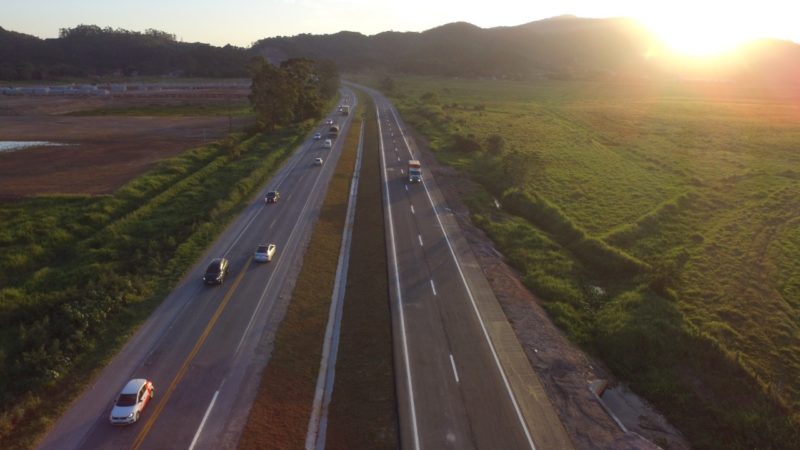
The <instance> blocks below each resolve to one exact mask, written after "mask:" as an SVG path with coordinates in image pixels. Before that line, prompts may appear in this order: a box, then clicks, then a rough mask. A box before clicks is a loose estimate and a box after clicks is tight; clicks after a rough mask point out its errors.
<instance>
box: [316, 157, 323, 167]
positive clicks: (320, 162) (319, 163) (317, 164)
mask: <svg viewBox="0 0 800 450" xmlns="http://www.w3.org/2000/svg"><path fill="white" fill-rule="evenodd" d="M322 163H323V161H322V158H314V165H315V166H321V165H322Z"/></svg>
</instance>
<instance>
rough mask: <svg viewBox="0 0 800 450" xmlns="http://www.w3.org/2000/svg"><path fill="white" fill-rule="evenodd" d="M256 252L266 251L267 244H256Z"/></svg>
mask: <svg viewBox="0 0 800 450" xmlns="http://www.w3.org/2000/svg"><path fill="white" fill-rule="evenodd" d="M256 252H257V253H267V246H266V245H259V246H258V250H256Z"/></svg>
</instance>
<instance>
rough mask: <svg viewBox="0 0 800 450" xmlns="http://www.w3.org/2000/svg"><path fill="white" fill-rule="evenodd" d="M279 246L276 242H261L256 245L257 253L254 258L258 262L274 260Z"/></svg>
mask: <svg viewBox="0 0 800 450" xmlns="http://www.w3.org/2000/svg"><path fill="white" fill-rule="evenodd" d="M277 248H278V247H276V246H275V244H259V245H258V247H256V254H255V256H253V259H254V260H256V261H257V262H268V261H272V257H273V256H275V251H276V250H277Z"/></svg>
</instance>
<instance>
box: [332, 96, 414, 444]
mask: <svg viewBox="0 0 800 450" xmlns="http://www.w3.org/2000/svg"><path fill="white" fill-rule="evenodd" d="M359 104H360V105H366V108H365V109H366V110H367V113H366V119H365V122H366V123H365V127H364V150H363V151H364V153H363V157H362V162H361V173H360V178H359V185H358V197H357V200H356V203H357V207H356V211H355V218H354V222H353V235H352V243H351V248H350V264H349V270H348V274H347V287H346V293H345V299H344V307H343V313H342V325H341V337H340V341H339V352H338V356H337V363H336V385H335V387H334V390H333V398H332V399H331V404H330V414H329V420H328V433H327V441H326V443H325V446H326V448H328V449H331V450H336V449H354V448H369V449H381V448H385V449H396V448H398V447H399V435H398V423H397V401H396V399H395V381H394V370H393V369H394V364H393V362H394V361H393V354H392V319H391V311H390V305H389V279H388V262H387V258H386V251H385V249H386V242H385V238H384V236H385V230H384V223H383V208H380V207H375V205H381V204H382V202H383V191H382V190H381V172H380V153H379V148H378V122H377V118H376V116H375V105H374V103H373V102H372V100H371V99H370V98H369V97H367V96H366V95H363V94H361V95H359Z"/></svg>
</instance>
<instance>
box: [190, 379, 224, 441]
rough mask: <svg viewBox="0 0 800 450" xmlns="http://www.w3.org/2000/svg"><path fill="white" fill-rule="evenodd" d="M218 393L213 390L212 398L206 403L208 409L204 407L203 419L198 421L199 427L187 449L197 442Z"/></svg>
mask: <svg viewBox="0 0 800 450" xmlns="http://www.w3.org/2000/svg"><path fill="white" fill-rule="evenodd" d="M218 395H219V391H217V392H214V398H212V399H211V403H210V404H209V405H208V409H206V413H205V415H204V416H203V420H202V421H201V422H200V427H199V428H197V432H196V433H195V434H194V439H192V443H191V444H190V445H189V450H192V449H194V446H195V444H197V440H198V439H199V438H200V433H202V432H203V427H204V426H206V420H208V416H209V415H210V414H211V409H213V408H214V403H216V402H217V396H218Z"/></svg>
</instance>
